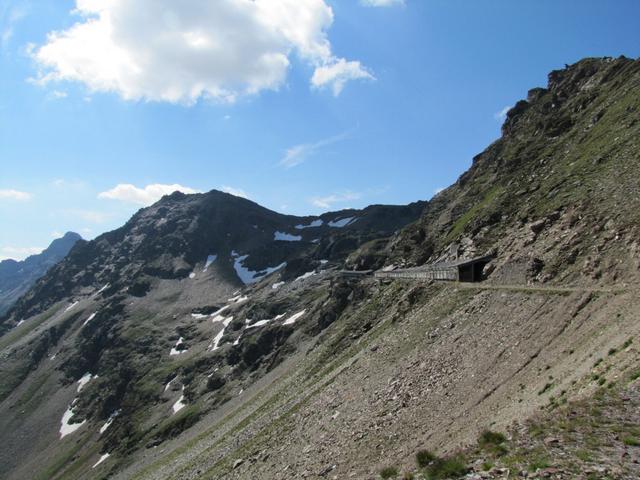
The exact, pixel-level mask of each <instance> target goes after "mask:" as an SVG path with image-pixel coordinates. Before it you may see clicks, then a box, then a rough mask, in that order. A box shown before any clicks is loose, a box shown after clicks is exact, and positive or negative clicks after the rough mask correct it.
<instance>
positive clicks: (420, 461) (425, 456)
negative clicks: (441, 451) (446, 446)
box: [416, 450, 438, 468]
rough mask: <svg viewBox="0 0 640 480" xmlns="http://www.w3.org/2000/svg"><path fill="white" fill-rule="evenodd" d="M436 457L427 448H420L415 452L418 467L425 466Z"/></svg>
mask: <svg viewBox="0 0 640 480" xmlns="http://www.w3.org/2000/svg"><path fill="white" fill-rule="evenodd" d="M436 458H438V457H436V456H435V455H434V454H433V453H431V452H430V451H429V450H420V451H419V452H418V453H416V464H417V465H418V467H420V468H425V467H426V466H428V465H429V464H430V463H431V462H433V461H434V460H435V459H436Z"/></svg>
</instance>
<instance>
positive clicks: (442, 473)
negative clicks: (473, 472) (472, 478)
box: [425, 455, 469, 480]
mask: <svg viewBox="0 0 640 480" xmlns="http://www.w3.org/2000/svg"><path fill="white" fill-rule="evenodd" d="M468 471H469V468H468V467H467V461H466V458H465V457H464V456H463V455H455V456H453V457H448V458H436V459H435V460H434V461H433V462H432V463H431V464H430V465H429V466H428V467H427V468H426V469H425V473H426V475H427V478H428V479H429V480H444V479H446V478H457V477H462V476H464V475H466V473H467V472H468Z"/></svg>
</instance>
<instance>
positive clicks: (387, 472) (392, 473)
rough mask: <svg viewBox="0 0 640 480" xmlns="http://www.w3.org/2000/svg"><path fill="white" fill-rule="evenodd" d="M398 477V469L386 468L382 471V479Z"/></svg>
mask: <svg viewBox="0 0 640 480" xmlns="http://www.w3.org/2000/svg"><path fill="white" fill-rule="evenodd" d="M397 476H398V469H397V468H396V467H385V468H383V469H382V470H380V478H385V479H386V478H396V477H397Z"/></svg>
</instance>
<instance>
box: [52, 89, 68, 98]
mask: <svg viewBox="0 0 640 480" xmlns="http://www.w3.org/2000/svg"><path fill="white" fill-rule="evenodd" d="M67 96H68V93H67V92H65V91H62V90H54V91H53V92H51V98H53V99H54V100H60V99H62V98H67Z"/></svg>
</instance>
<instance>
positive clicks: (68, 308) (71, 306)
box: [64, 300, 79, 313]
mask: <svg viewBox="0 0 640 480" xmlns="http://www.w3.org/2000/svg"><path fill="white" fill-rule="evenodd" d="M78 303H79V302H78V301H77V300H76V301H75V302H73V303H72V304H71V305H69V306H68V307H67V308H66V310H65V311H64V313H67V312H68V311H69V310H71V309H72V308H73V307H75V306H76V305H78Z"/></svg>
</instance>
